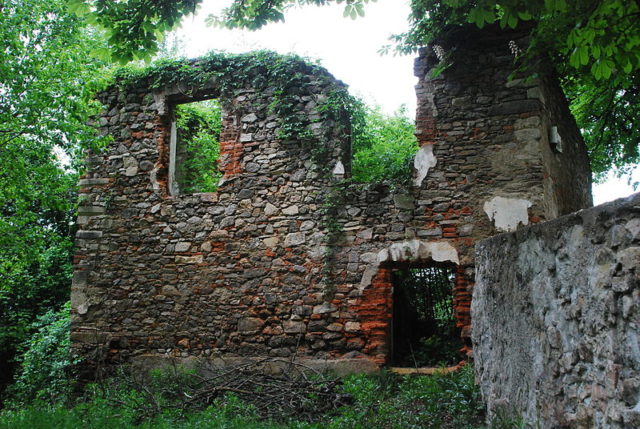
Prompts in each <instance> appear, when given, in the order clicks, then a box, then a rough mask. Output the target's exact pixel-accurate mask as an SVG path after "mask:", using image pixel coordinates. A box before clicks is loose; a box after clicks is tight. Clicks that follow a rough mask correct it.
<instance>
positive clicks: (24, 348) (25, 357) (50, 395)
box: [9, 303, 72, 406]
mask: <svg viewBox="0 0 640 429" xmlns="http://www.w3.org/2000/svg"><path fill="white" fill-rule="evenodd" d="M70 310H71V308H70V305H69V303H67V304H66V305H63V306H62V308H61V309H60V310H58V311H54V310H49V311H48V312H47V313H45V314H44V315H42V316H40V317H39V318H38V319H37V320H36V321H35V322H34V323H33V325H32V328H33V330H34V331H35V333H34V334H33V335H32V336H31V337H29V338H28V339H26V340H25V341H24V343H23V344H21V345H20V347H19V350H18V351H19V352H20V354H19V358H18V359H17V360H18V362H19V364H20V370H19V372H18V374H17V377H16V382H15V384H13V385H12V386H11V387H10V389H9V397H10V398H11V399H10V403H11V404H12V405H13V406H22V405H24V404H29V403H31V402H33V401H44V402H47V403H55V402H60V401H64V400H65V399H66V398H68V397H69V395H70V393H71V380H70V373H69V370H70V368H71V364H72V360H71V354H70V351H69V346H70V339H69V325H70V319H69V315H70Z"/></svg>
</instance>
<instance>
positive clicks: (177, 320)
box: [72, 30, 591, 370]
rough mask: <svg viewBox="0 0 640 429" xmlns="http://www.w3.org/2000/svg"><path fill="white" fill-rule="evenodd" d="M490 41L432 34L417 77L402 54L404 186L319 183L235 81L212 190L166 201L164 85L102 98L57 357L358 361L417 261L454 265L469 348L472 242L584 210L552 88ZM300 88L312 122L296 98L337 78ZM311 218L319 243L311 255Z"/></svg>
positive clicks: (372, 348)
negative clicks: (409, 134) (524, 75)
mask: <svg viewBox="0 0 640 429" xmlns="http://www.w3.org/2000/svg"><path fill="white" fill-rule="evenodd" d="M494 33H497V32H491V31H486V30H485V31H484V32H481V33H479V34H476V32H475V31H474V30H469V31H467V32H466V33H465V34H466V35H465V36H459V37H458V38H455V37H454V38H452V39H451V40H450V41H449V42H448V44H446V43H443V47H444V49H445V50H448V49H453V48H456V50H457V52H458V54H459V55H457V56H456V61H455V63H454V65H453V66H452V67H450V68H449V69H447V70H445V71H444V72H443V73H442V74H441V75H439V76H437V77H432V76H431V74H430V71H431V70H432V69H433V68H434V67H435V66H436V65H437V63H438V60H437V58H436V55H435V54H434V51H433V50H431V49H424V50H422V51H421V53H420V57H419V58H418V59H417V60H416V67H415V73H416V76H417V77H418V78H419V82H418V85H417V86H416V93H417V97H418V110H417V136H418V140H419V144H420V149H419V151H418V153H417V155H416V160H415V165H414V167H415V171H414V183H413V186H411V187H409V188H407V189H397V190H395V191H393V192H392V191H391V190H390V188H389V187H386V186H383V185H357V184H341V183H338V182H337V181H336V179H338V178H340V177H339V176H338V177H331V176H330V175H322V174H319V170H318V168H317V166H316V165H314V162H313V160H312V158H311V156H310V154H309V151H308V150H307V149H304V148H303V146H302V145H301V144H300V142H295V141H293V142H292V141H279V140H278V139H277V138H276V136H277V130H278V127H279V122H278V119H279V118H277V117H274V116H273V115H270V114H269V113H268V111H267V106H268V104H269V103H270V101H271V96H272V94H270V93H269V91H256V90H255V89H253V88H249V87H248V88H246V89H245V90H242V91H238V92H237V93H236V94H234V96H233V97H232V98H231V99H228V100H221V101H222V104H223V106H224V109H225V118H224V119H223V124H224V126H225V130H223V138H222V140H223V141H222V142H221V161H220V163H221V170H222V171H223V172H224V173H225V180H224V183H223V184H222V185H221V186H220V187H219V189H218V191H217V192H216V193H211V194H194V195H171V194H170V192H169V190H168V187H169V185H168V176H169V167H170V166H169V152H170V149H169V146H170V140H171V139H170V135H171V109H172V105H173V104H174V103H175V102H176V100H178V101H180V102H184V101H186V100H185V98H184V96H183V95H180V94H181V92H180V91H179V88H165V89H164V90H161V91H154V90H151V89H149V88H147V87H144V86H139V87H136V88H127V89H126V90H123V91H120V90H119V89H118V88H117V87H112V88H111V89H109V90H107V91H106V92H104V93H103V94H102V95H101V100H102V101H103V102H104V104H105V110H104V112H103V114H102V116H101V117H100V119H99V123H98V125H99V126H100V130H101V132H102V133H103V134H108V135H111V136H113V139H114V141H113V143H112V144H111V145H110V146H109V147H108V148H107V150H106V151H105V152H104V153H100V154H96V155H92V156H91V157H90V158H89V165H90V168H89V171H88V173H87V174H86V175H85V176H84V177H83V178H82V180H81V183H80V185H81V189H80V194H81V196H80V199H81V204H80V208H79V217H78V224H79V226H80V230H79V231H78V233H77V237H76V238H77V239H76V246H77V252H76V256H75V272H74V279H73V285H72V343H73V348H74V351H75V352H77V353H78V354H80V355H81V356H83V357H85V358H87V359H88V361H89V362H91V361H92V360H93V361H96V360H98V359H103V360H106V362H107V363H118V362H125V361H132V360H135V359H140V358H143V357H145V358H150V357H178V358H191V357H210V356H211V357H212V356H224V357H225V358H227V359H233V358H234V357H237V358H242V357H248V356H281V357H287V358H290V357H292V356H295V357H297V358H298V359H305V360H308V361H316V362H319V361H322V362H325V363H330V362H334V363H337V364H339V365H343V366H344V365H347V366H348V365H353V366H352V367H351V368H352V369H355V370H366V369H367V368H368V369H375V368H377V367H378V366H380V365H384V364H386V363H388V359H389V347H390V344H389V342H390V335H389V333H390V327H391V323H392V320H391V319H392V314H391V308H392V306H391V299H392V294H391V292H392V284H391V279H390V274H391V272H392V271H393V270H394V269H397V268H398V267H399V266H407V265H408V264H409V265H410V264H415V263H431V262H433V261H438V262H442V263H448V264H451V265H453V266H455V268H456V273H457V274H456V281H455V284H456V286H455V291H454V306H455V314H456V318H457V321H458V327H459V328H460V329H461V332H462V335H463V337H464V338H465V340H466V343H467V346H470V344H471V343H470V338H469V337H470V324H471V320H470V306H471V292H472V290H473V284H474V250H473V249H474V245H475V243H476V241H477V240H479V239H482V238H486V237H488V236H491V235H493V234H495V233H496V232H499V231H501V230H512V229H515V228H516V227H517V226H518V225H521V224H529V223H537V222H540V221H543V220H547V219H552V218H554V217H556V216H557V215H559V214H565V213H568V212H570V211H573V210H577V209H580V208H582V207H586V206H589V205H590V204H591V196H590V183H589V170H588V162H587V158H586V153H585V149H584V146H583V143H582V141H581V140H580V139H579V133H578V130H577V128H576V126H575V123H574V122H573V121H572V120H571V119H570V117H569V118H567V117H566V116H563V115H565V113H564V112H562V111H561V110H562V109H559V110H560V111H561V113H558V109H557V106H555V105H554V106H549V105H548V104H547V103H548V102H549V100H554V99H555V98H558V97H560V98H561V97H562V95H561V94H556V92H555V91H557V90H558V88H557V86H554V84H553V79H552V78H549V80H548V81H547V80H545V79H540V80H536V81H524V80H520V79H516V80H510V79H509V78H508V76H509V74H510V73H511V72H512V71H513V70H514V67H515V65H514V57H513V56H512V54H511V53H510V51H509V47H508V42H509V40H510V39H511V38H516V36H515V35H511V36H510V35H507V36H506V37H505V36H502V37H498V36H495V35H494ZM480 36H481V37H480ZM516 40H517V41H518V42H519V43H524V42H522V41H521V40H520V39H518V38H516ZM309 81H310V82H311V83H312V84H311V85H309V86H308V87H307V92H305V91H301V94H300V103H299V106H298V108H299V112H300V114H301V116H302V117H306V118H308V119H309V123H310V124H312V123H313V119H314V118H317V114H316V110H315V109H316V102H317V101H318V100H319V99H320V98H322V97H325V96H326V94H327V93H329V92H330V91H331V89H332V88H335V87H336V86H339V85H340V83H338V82H336V81H334V80H332V79H329V80H326V79H325V80H322V82H324V83H323V84H320V83H318V82H320V80H318V79H316V77H315V76H313V75H310V76H309ZM550 83H551V84H550ZM204 95H209V96H216V91H215V85H213V86H212V88H211V90H210V93H208V94H196V95H195V96H196V98H199V99H201V98H203V96H204ZM334 125H335V124H328V123H327V124H315V125H312V126H313V127H316V128H317V129H319V128H321V127H328V128H331V127H332V126H334ZM552 127H556V128H557V133H556V134H558V135H559V136H560V137H561V139H562V151H559V150H558V146H557V145H556V144H554V143H551V142H550V138H551V137H549V136H550V135H551V128H552ZM552 139H553V138H552ZM556 140H557V139H556ZM330 146H331V147H330V148H329V149H330V150H329V152H330V154H331V156H330V157H329V160H328V161H327V162H328V167H329V168H331V169H334V168H335V167H336V166H338V168H335V170H334V171H335V172H337V173H339V172H340V171H339V170H340V168H339V167H340V166H339V165H338V164H339V163H338V161H340V162H341V164H342V166H344V167H345V169H346V171H345V174H346V175H347V176H348V174H349V164H350V162H349V161H350V160H349V159H348V156H349V155H350V148H349V147H348V141H341V140H339V139H338V135H337V134H336V138H335V139H333V140H332V141H331V142H330ZM567 170H571V171H572V174H571V175H567V174H566V171H567ZM325 195H330V198H329V201H331V202H332V204H334V206H335V207H336V210H337V212H336V214H335V216H334V217H333V219H331V225H329V224H328V222H327V218H326V216H325V215H324V214H323V213H324V210H323V205H324V204H325V201H326V200H325ZM564 195H571V196H572V198H570V199H565V197H564ZM329 226H330V227H331V228H332V231H336V230H337V231H339V233H338V234H334V238H335V239H334V240H333V241H332V244H333V246H332V249H333V253H332V256H330V257H327V256H324V255H325V253H326V246H325V245H326V241H327V235H329V234H331V232H330V231H329V230H328V227H329ZM466 351H467V352H470V349H469V348H468V347H467V350H466Z"/></svg>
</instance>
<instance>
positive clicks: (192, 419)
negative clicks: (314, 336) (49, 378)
mask: <svg viewBox="0 0 640 429" xmlns="http://www.w3.org/2000/svg"><path fill="white" fill-rule="evenodd" d="M156 377H157V376H156ZM179 377H180V378H179V379H176V380H174V381H172V380H170V379H167V378H166V377H160V378H159V379H157V380H156V381H154V380H153V379H152V380H151V381H150V382H148V383H145V384H138V385H137V387H134V388H131V387H126V386H131V383H126V382H125V383H122V382H121V381H111V380H110V381H108V382H106V383H104V384H102V385H99V386H95V387H94V388H93V389H92V390H93V393H90V394H89V395H88V397H87V398H86V399H85V400H83V401H80V402H79V403H78V404H77V405H75V406H73V407H69V408H68V407H65V406H63V405H56V404H49V405H44V404H41V403H40V404H38V403H35V404H33V405H31V406H25V407H24V408H21V409H17V410H6V411H4V412H1V413H0V428H2V429H4V428H12V429H20V428H29V429H32V428H34V427H55V428H59V429H64V428H69V429H71V428H73V429H75V428H78V427H100V428H118V429H122V428H130V427H140V428H221V427H225V428H243V429H244V428H273V429H276V428H281V429H285V428H291V429H293V428H298V429H303V428H304V429H320V428H324V429H332V428H335V429H343V428H366V427H371V428H403V429H404V428H424V429H428V428H434V429H435V428H440V429H447V428H451V429H453V428H455V429H465V428H469V429H470V428H478V429H479V428H482V427H484V424H483V420H484V416H483V406H482V403H481V401H480V397H479V392H478V389H477V387H476V386H475V384H474V381H473V369H472V368H471V367H465V368H463V369H462V370H461V371H459V372H456V373H449V374H436V375H434V376H403V377H401V376H397V375H395V374H392V373H386V372H384V373H381V374H378V375H363V374H361V375H352V376H349V377H346V378H345V379H344V380H343V384H342V386H339V390H340V394H341V395H342V396H343V397H350V398H351V402H352V403H351V405H346V406H343V407H342V408H341V409H340V410H339V411H338V413H337V414H328V415H316V416H314V421H305V420H298V419H293V420H290V419H288V418H285V419H279V418H277V419H274V420H270V421H265V420H260V419H259V418H258V416H257V415H256V413H255V409H254V408H252V407H251V406H250V405H248V404H246V403H243V402H241V401H239V400H238V399H237V397H235V396H232V395H228V396H226V397H218V398H217V399H214V400H213V401H212V403H211V405H210V406H208V407H206V408H205V409H204V410H201V409H199V408H190V407H186V408H184V407H182V406H179V407H175V406H173V405H175V404H176V401H177V403H179V404H182V403H188V398H186V397H184V396H182V395H181V394H180V393H181V389H182V387H181V386H184V385H185V383H187V384H188V380H186V379H185V378H184V377H188V375H184V374H183V375H180V376H179ZM191 377H194V376H191ZM176 381H178V382H177V383H176ZM167 386H175V388H174V389H173V391H170V390H169V389H167V388H166V387H167ZM185 399H186V400H187V401H186V402H185ZM307 399H308V401H310V402H313V401H314V398H307ZM156 405H157V406H158V407H155V406H156ZM151 408H153V409H156V410H157V411H156V412H155V413H153V414H149V413H148V410H149V409H151ZM503 427H515V426H514V425H512V424H509V425H505V426H503Z"/></svg>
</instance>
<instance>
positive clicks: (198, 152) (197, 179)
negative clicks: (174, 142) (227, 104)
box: [176, 100, 222, 193]
mask: <svg viewBox="0 0 640 429" xmlns="http://www.w3.org/2000/svg"><path fill="white" fill-rule="evenodd" d="M176 126H177V129H178V138H179V146H178V151H179V152H181V158H182V162H181V163H180V164H179V165H178V166H177V174H178V178H179V186H180V189H181V190H182V191H183V192H185V193H195V192H214V191H215V190H216V189H218V182H219V180H220V178H221V177H222V173H221V172H220V170H218V163H217V161H218V158H220V131H221V128H222V109H221V107H220V104H219V103H218V102H217V101H216V100H206V101H200V102H196V103H188V104H181V105H178V106H177V107H176Z"/></svg>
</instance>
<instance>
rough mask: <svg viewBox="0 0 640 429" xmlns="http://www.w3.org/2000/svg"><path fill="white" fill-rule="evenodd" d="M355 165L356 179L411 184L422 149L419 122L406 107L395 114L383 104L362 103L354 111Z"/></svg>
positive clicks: (365, 181)
mask: <svg viewBox="0 0 640 429" xmlns="http://www.w3.org/2000/svg"><path fill="white" fill-rule="evenodd" d="M353 116H354V117H358V118H361V121H357V120H355V121H354V124H355V126H354V135H353V164H352V174H353V179H354V180H355V181H356V182H363V183H375V182H387V183H394V184H407V183H408V182H409V181H410V180H411V176H412V172H413V167H412V162H413V157H414V156H415V154H416V151H417V150H418V142H417V140H416V137H415V130H416V128H415V124H414V121H413V119H411V118H409V117H408V115H407V111H406V109H405V108H404V107H402V108H400V109H399V110H398V111H397V112H395V113H394V114H393V115H386V114H384V113H383V112H382V111H381V110H380V108H379V107H373V108H372V107H368V106H365V105H360V106H358V108H357V109H356V110H355V111H354V112H353Z"/></svg>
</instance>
